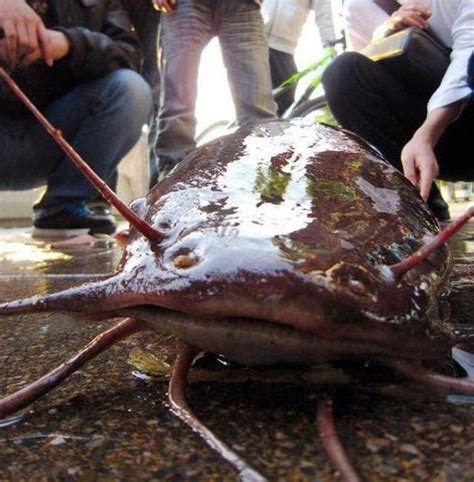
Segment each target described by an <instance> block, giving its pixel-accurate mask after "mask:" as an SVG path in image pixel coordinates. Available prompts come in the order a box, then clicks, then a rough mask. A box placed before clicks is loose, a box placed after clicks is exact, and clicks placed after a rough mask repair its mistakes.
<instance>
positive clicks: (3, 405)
mask: <svg viewBox="0 0 474 482" xmlns="http://www.w3.org/2000/svg"><path fill="white" fill-rule="evenodd" d="M146 328H147V325H146V323H145V322H142V321H140V320H135V319H132V318H127V319H125V320H122V321H121V322H119V323H117V324H116V325H114V326H113V327H112V328H110V329H109V330H107V331H104V332H103V333H100V334H99V335H97V336H96V337H95V338H94V339H93V340H92V341H90V342H89V343H88V344H87V345H86V346H85V347H84V348H83V349H82V350H81V351H79V352H78V353H76V354H75V355H74V356H73V357H72V358H70V359H69V360H67V361H65V362H64V363H62V364H61V365H59V366H58V367H56V368H55V369H54V370H52V371H51V372H49V373H47V374H46V375H44V376H42V377H41V378H40V379H38V380H36V381H35V382H33V383H31V384H30V385H27V386H26V387H24V388H22V389H20V390H18V391H17V392H15V393H12V394H11V395H8V396H6V397H4V398H2V399H0V417H5V416H7V415H10V414H12V413H15V412H16V411H18V410H20V409H21V408H24V407H26V406H28V405H29V404H30V403H32V402H34V401H35V400H38V398H40V397H41V396H43V395H45V394H46V393H48V392H49V391H51V390H52V389H53V388H54V387H56V386H57V385H59V384H60V383H61V382H62V381H63V380H64V379H65V378H67V377H68V376H69V375H71V374H72V373H74V372H75V371H76V370H78V369H79V368H80V367H82V366H83V365H84V364H85V363H87V362H88V361H89V360H91V359H92V358H94V357H96V356H97V355H98V354H99V353H101V352H102V351H104V350H105V349H107V348H109V347H110V346H111V345H113V344H114V343H117V342H118V341H120V340H122V339H124V338H126V337H128V336H130V335H132V334H133V333H136V332H138V331H141V330H144V329H146Z"/></svg>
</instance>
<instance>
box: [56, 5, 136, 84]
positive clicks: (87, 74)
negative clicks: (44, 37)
mask: <svg viewBox="0 0 474 482" xmlns="http://www.w3.org/2000/svg"><path fill="white" fill-rule="evenodd" d="M104 4H105V5H104ZM104 4H98V5H97V7H89V8H90V10H89V16H90V18H91V19H92V18H93V19H94V20H91V21H90V23H92V24H94V23H97V22H99V20H100V21H101V23H102V25H101V27H100V31H96V30H92V29H88V28H84V27H74V26H73V27H61V26H58V27H55V30H57V31H59V32H61V33H63V34H64V35H65V36H66V37H67V39H68V41H69V44H70V51H69V55H68V56H67V58H65V59H64V64H65V67H66V68H67V69H68V70H69V72H70V74H71V75H72V76H73V77H74V78H75V79H76V80H77V81H79V82H84V81H89V80H93V79H95V78H98V77H101V76H104V75H107V74H108V73H110V72H113V71H114V70H116V69H119V68H129V69H133V70H138V69H139V67H140V63H141V50H140V44H139V41H138V39H137V37H136V35H135V33H134V32H133V30H132V26H131V22H130V19H129V17H128V15H127V13H126V11H125V10H124V8H123V6H122V4H121V2H120V1H118V0H111V1H109V2H104ZM94 9H97V10H94ZM100 9H105V11H103V10H100Z"/></svg>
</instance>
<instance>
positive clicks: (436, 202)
mask: <svg viewBox="0 0 474 482" xmlns="http://www.w3.org/2000/svg"><path fill="white" fill-rule="evenodd" d="M428 206H429V208H430V209H431V211H432V212H433V214H434V216H435V218H436V219H437V220H438V222H440V223H442V222H446V221H449V220H450V219H451V215H450V213H449V206H448V204H447V203H446V201H445V200H444V199H443V196H441V193H440V191H439V189H438V186H436V184H433V187H432V188H431V191H430V195H429V197H428Z"/></svg>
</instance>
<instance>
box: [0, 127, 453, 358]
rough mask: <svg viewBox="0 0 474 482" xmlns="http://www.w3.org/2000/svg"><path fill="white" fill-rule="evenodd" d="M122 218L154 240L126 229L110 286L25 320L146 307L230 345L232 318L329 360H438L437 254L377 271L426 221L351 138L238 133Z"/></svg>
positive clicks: (317, 132) (299, 132) (418, 240)
mask: <svg viewBox="0 0 474 482" xmlns="http://www.w3.org/2000/svg"><path fill="white" fill-rule="evenodd" d="M135 210H136V211H137V212H139V213H140V214H141V215H142V216H143V217H144V218H145V220H146V221H148V222H149V223H150V224H151V225H153V226H154V227H155V228H157V229H159V230H160V231H161V232H163V233H164V235H165V239H163V240H162V241H160V242H158V243H155V244H153V245H151V246H150V243H149V242H148V240H146V239H144V238H143V237H142V236H141V235H140V234H139V233H137V232H136V231H134V230H133V229H132V230H131V233H130V238H129V243H128V245H127V248H126V251H125V254H124V257H123V259H122V262H121V264H120V266H119V270H118V272H117V274H116V275H114V276H113V277H112V278H110V279H109V280H107V281H104V282H99V283H95V284H89V285H85V286H84V287H83V288H79V289H78V290H71V291H69V293H64V294H61V293H60V294H56V295H52V296H51V297H48V298H46V299H44V300H40V301H39V302H37V303H36V305H35V310H34V311H40V310H62V311H78V312H82V313H88V312H89V313H90V312H92V311H97V312H112V311H117V310H120V309H122V308H126V307H132V306H135V307H136V306H140V305H155V306H159V307H164V308H167V309H170V310H176V311H179V312H182V313H187V314H189V315H192V316H193V317H195V318H196V319H199V320H201V321H202V324H203V326H206V323H208V321H207V320H208V319H217V320H219V319H226V320H227V321H230V322H232V320H235V329H236V330H237V333H238V330H239V322H238V320H239V319H241V318H244V319H246V320H263V321H265V322H274V323H277V324H281V325H285V326H287V327H289V328H290V329H293V330H296V331H298V332H303V333H308V334H312V335H315V336H316V337H319V338H320V339H322V340H324V341H326V342H329V343H330V342H331V341H333V342H334V343H335V344H337V343H340V344H342V345H343V346H341V350H339V354H340V355H341V356H344V353H343V352H344V350H346V351H347V353H346V355H347V356H350V355H351V354H353V352H354V351H358V350H355V349H354V344H357V343H359V344H360V345H361V346H362V345H363V344H364V343H369V344H370V346H371V347H372V348H371V349H369V350H368V354H369V353H373V350H372V349H373V348H374V347H378V348H379V349H380V354H381V355H383V354H384V353H386V356H389V357H393V356H394V355H395V354H396V353H397V351H398V353H399V355H400V356H401V357H406V358H433V357H436V356H438V355H439V354H440V353H442V352H445V351H447V350H448V349H449V346H450V333H449V329H448V326H447V325H446V324H445V323H444V320H442V319H440V315H439V313H438V302H437V300H438V297H439V295H440V293H441V292H442V290H443V289H444V284H445V279H446V277H447V274H448V272H449V267H450V261H449V254H448V251H447V249H446V248H443V249H441V250H440V251H439V252H438V253H437V254H436V255H433V256H431V257H430V258H429V259H428V260H426V261H424V262H423V263H421V264H420V265H419V266H417V267H416V268H414V269H413V270H411V271H410V272H409V273H407V274H406V275H405V276H404V277H403V278H402V279H401V280H398V281H396V280H394V279H393V277H392V276H391V273H390V270H389V269H388V267H387V266H388V265H391V264H394V263H397V262H399V261H400V260H402V259H404V258H406V257H407V256H409V255H410V254H411V253H413V252H414V251H415V250H416V249H418V248H419V247H420V246H422V245H423V244H424V243H425V242H426V240H427V238H428V237H430V236H433V235H434V234H436V233H437V232H438V229H439V227H438V225H437V222H436V220H435V219H434V218H433V216H432V214H431V213H430V211H429V210H428V209H427V207H426V205H425V204H424V202H423V201H422V200H421V198H420V197H419V195H418V193H417V192H416V190H415V188H414V187H413V186H412V185H411V184H410V183H409V182H408V181H407V180H406V179H405V178H404V177H403V176H402V175H401V174H400V173H399V172H398V171H396V170H395V169H394V168H393V167H391V166H390V165H389V164H387V163H386V162H385V161H383V160H382V159H381V158H380V156H379V155H378V154H377V153H376V152H375V151H374V150H372V149H371V148H370V147H368V146H367V145H366V144H365V143H363V142H362V141H360V140H358V139H356V138H354V136H353V135H352V134H348V133H345V132H343V131H340V130H336V129H333V128H330V127H326V126H321V125H318V124H314V123H309V122H307V121H302V120H291V121H271V122H266V123H263V124H260V125H257V126H254V127H251V128H246V129H241V130H239V131H238V132H237V133H235V134H233V135H231V136H227V137H225V138H223V139H221V140H218V141H215V142H212V143H210V144H208V145H205V146H203V147H202V148H200V149H198V150H197V151H196V152H195V153H194V154H193V155H191V156H190V157H188V158H187V159H186V160H185V161H184V162H183V163H182V164H181V165H179V166H178V168H177V169H175V170H174V171H173V172H172V173H171V175H170V176H169V177H168V178H167V179H165V180H164V181H163V182H162V183H160V184H159V185H157V186H156V187H155V188H154V189H153V190H152V191H151V192H150V193H149V194H148V196H147V198H146V200H142V201H137V202H136V203H135ZM91 301H93V303H91ZM0 311H1V312H6V311H5V309H4V308H2V307H0ZM32 311H33V310H32ZM208 325H209V323H208ZM255 325H256V329H259V328H257V323H255ZM211 332H212V328H211V326H210V325H209V333H211ZM210 336H211V335H210ZM245 336H247V337H250V336H251V335H250V334H246V335H245ZM289 336H290V335H289ZM191 338H192V337H191ZM186 341H188V342H189V343H193V340H192V339H188V340H186ZM195 344H196V343H195ZM198 346H199V344H198ZM344 346H345V347H346V348H344ZM221 353H222V351H221ZM358 354H359V353H358ZM283 361H284V360H283Z"/></svg>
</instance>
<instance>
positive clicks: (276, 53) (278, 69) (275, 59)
mask: <svg viewBox="0 0 474 482" xmlns="http://www.w3.org/2000/svg"><path fill="white" fill-rule="evenodd" d="M269 58H270V74H271V76H272V87H273V88H276V87H278V86H279V85H280V84H281V83H282V82H284V81H285V80H287V79H288V77H290V76H292V75H293V74H294V73H296V72H297V71H298V69H297V67H296V63H295V59H294V57H293V55H291V54H287V53H286V52H281V51H280V50H275V49H272V48H270V49H269ZM295 93H296V85H294V86H291V87H288V88H287V89H285V92H283V93H282V94H281V95H279V96H278V97H277V98H276V99H275V102H276V103H277V106H278V110H277V115H278V117H281V116H282V115H283V113H284V112H285V111H286V109H288V107H290V105H291V104H293V102H294V100H295Z"/></svg>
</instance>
